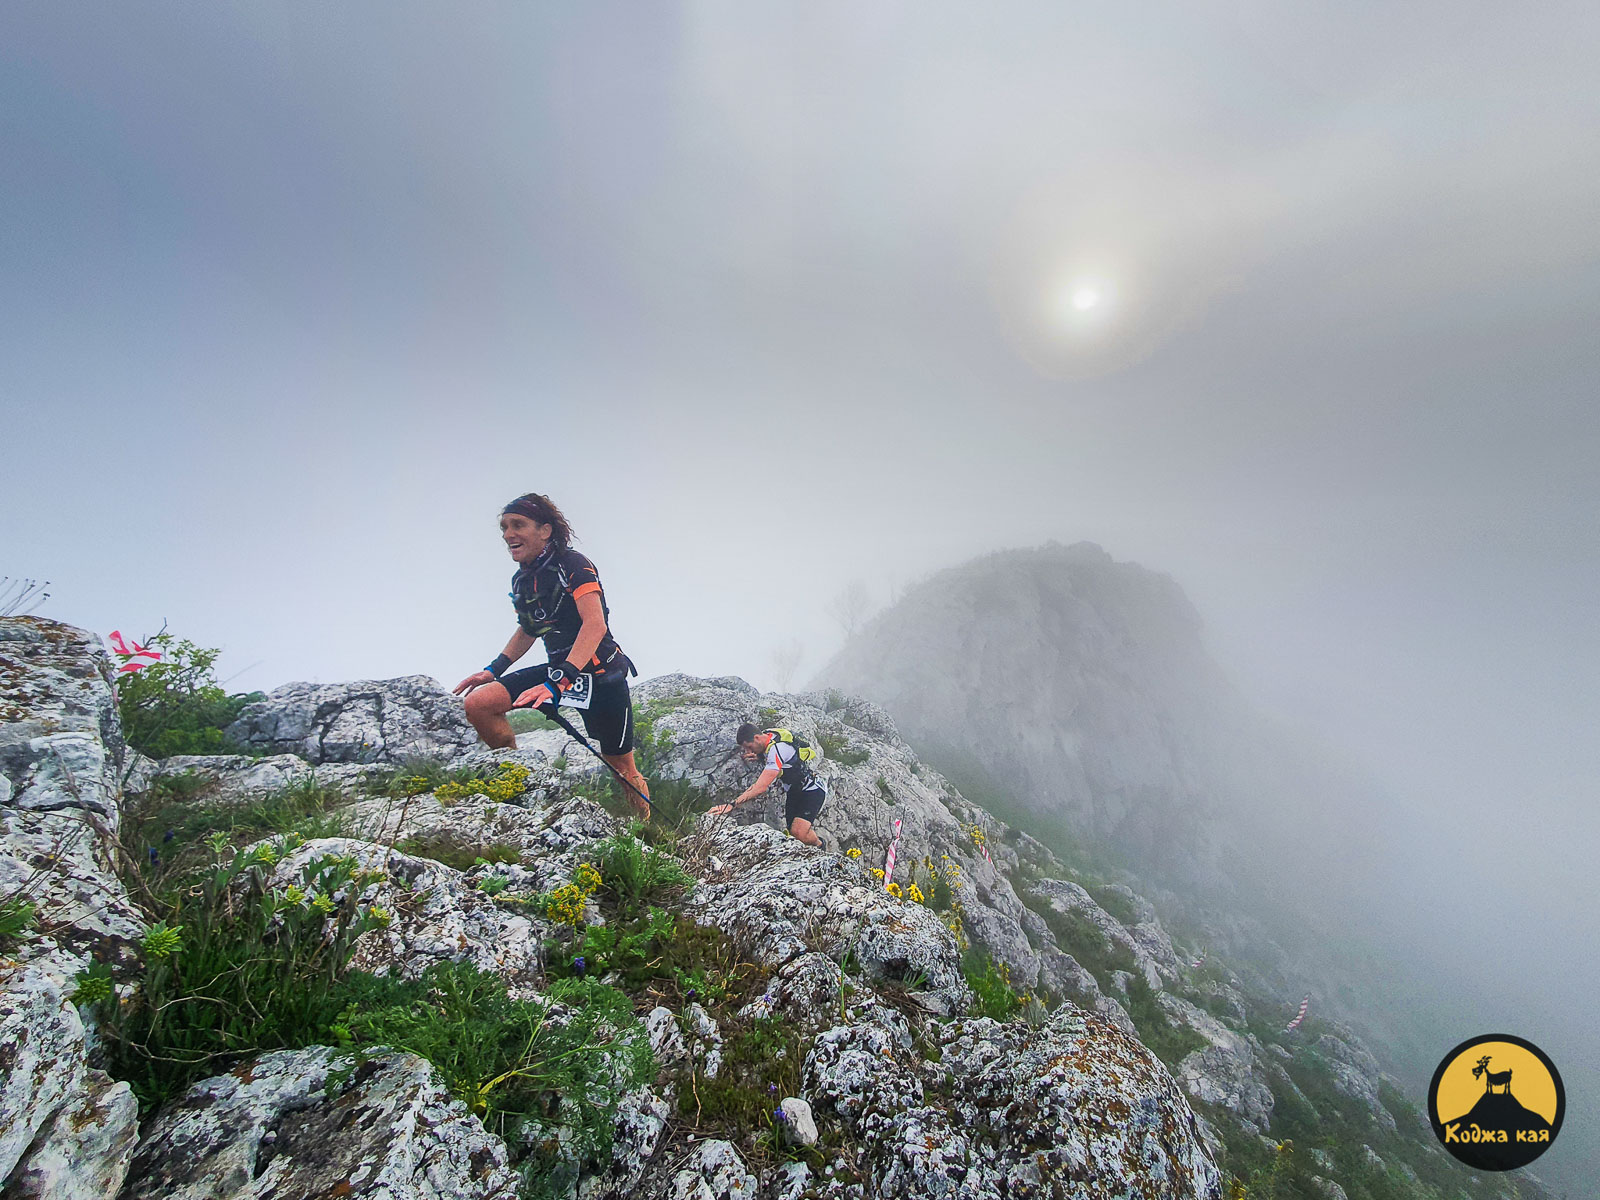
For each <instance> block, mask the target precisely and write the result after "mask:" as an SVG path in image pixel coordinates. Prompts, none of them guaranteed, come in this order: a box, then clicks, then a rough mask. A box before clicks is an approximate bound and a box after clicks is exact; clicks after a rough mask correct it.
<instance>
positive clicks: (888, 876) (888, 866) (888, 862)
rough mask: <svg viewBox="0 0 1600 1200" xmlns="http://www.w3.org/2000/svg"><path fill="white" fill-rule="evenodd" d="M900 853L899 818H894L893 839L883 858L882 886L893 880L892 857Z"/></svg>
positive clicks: (886, 885)
mask: <svg viewBox="0 0 1600 1200" xmlns="http://www.w3.org/2000/svg"><path fill="white" fill-rule="evenodd" d="M899 853H900V818H899V817H896V818H895V819H894V840H893V841H892V842H890V843H889V853H888V854H887V855H885V856H884V859H883V886H884V887H885V888H887V887H888V886H889V884H890V883H892V882H893V881H894V859H895V855H897V854H899Z"/></svg>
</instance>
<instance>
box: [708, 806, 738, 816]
mask: <svg viewBox="0 0 1600 1200" xmlns="http://www.w3.org/2000/svg"><path fill="white" fill-rule="evenodd" d="M732 811H733V805H731V804H719V805H717V806H716V807H715V808H708V809H706V812H707V813H709V814H710V815H711V816H713V817H725V816H727V815H728V814H729V813H731V812H732Z"/></svg>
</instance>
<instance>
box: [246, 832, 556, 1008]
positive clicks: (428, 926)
mask: <svg viewBox="0 0 1600 1200" xmlns="http://www.w3.org/2000/svg"><path fill="white" fill-rule="evenodd" d="M335 855H349V856H352V857H354V858H355V860H356V861H357V863H358V864H359V869H360V870H363V871H374V872H382V873H383V875H384V876H385V877H384V878H382V879H379V880H376V881H373V882H369V883H367V884H366V885H365V886H364V887H363V888H362V892H361V896H360V899H361V902H362V903H363V904H367V905H373V904H375V905H378V906H380V907H382V908H384V909H386V910H388V912H389V913H390V914H391V920H390V922H389V924H388V926H387V927H386V928H382V929H373V930H370V931H368V932H367V933H365V934H363V935H362V936H361V937H360V938H359V939H358V940H357V942H356V947H355V954H354V955H353V957H352V959H351V965H352V966H353V967H354V968H356V969H357V970H363V971H371V972H373V973H374V974H378V975H384V974H388V973H390V972H395V973H397V974H398V975H399V977H400V978H402V979H415V978H417V977H418V976H420V975H421V974H422V973H423V972H424V971H425V970H427V968H428V967H430V966H432V965H433V964H435V963H439V962H446V961H448V962H468V963H471V964H472V965H473V966H475V967H477V968H478V969H479V970H481V971H492V972H494V973H495V974H497V975H500V976H501V977H503V978H504V979H505V980H506V981H507V983H508V984H509V985H510V986H511V989H512V991H513V993H514V994H517V995H519V996H529V995H531V994H532V993H533V992H534V990H535V988H536V985H537V984H538V982H539V980H540V978H541V975H542V971H543V945H544V936H545V934H546V933H547V932H548V928H547V927H546V926H545V925H544V924H543V922H540V921H537V920H536V919H535V918H531V917H528V916H524V915H522V914H521V913H520V912H511V911H508V910H507V909H505V908H503V907H501V906H500V905H497V904H496V903H495V902H494V901H493V900H492V899H491V898H490V897H489V896H487V895H486V894H484V893H483V892H480V891H477V890H475V889H474V888H472V887H471V886H470V885H469V884H468V883H467V881H466V877H465V876H463V875H462V873H461V872H460V871H456V870H452V869H451V868H449V867H446V866H444V865H442V864H440V863H437V862H434V861H433V860H431V859H425V858H415V857H413V856H411V855H409V854H402V853H401V852H400V851H398V850H393V849H390V848H389V847H387V846H381V845H375V844H374V843H372V842H363V841H355V840H353V839H350V838H315V839H313V840H312V841H309V842H306V843H305V844H304V845H302V846H300V847H298V848H297V849H295V850H294V851H293V852H291V853H289V854H287V855H285V856H284V857H283V858H282V859H281V860H279V862H278V863H277V864H276V865H275V866H274V867H273V871H272V876H271V880H272V883H273V885H274V886H275V887H279V888H288V887H289V886H290V885H291V884H303V883H304V879H303V873H304V871H305V868H306V866H307V865H308V864H309V863H311V862H313V861H315V860H317V859H320V858H327V857H331V856H335Z"/></svg>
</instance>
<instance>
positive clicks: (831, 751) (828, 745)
mask: <svg viewBox="0 0 1600 1200" xmlns="http://www.w3.org/2000/svg"><path fill="white" fill-rule="evenodd" d="M817 742H818V744H819V745H821V747H822V753H823V754H824V755H825V756H826V757H828V758H831V759H832V760H833V761H834V762H836V763H842V764H843V765H845V766H847V767H859V766H860V765H861V764H862V763H864V762H866V761H867V759H869V758H871V757H872V753H871V751H868V750H857V749H856V748H855V747H853V746H852V745H851V744H850V739H848V738H844V737H839V736H838V735H837V734H832V733H819V734H818V735H817Z"/></svg>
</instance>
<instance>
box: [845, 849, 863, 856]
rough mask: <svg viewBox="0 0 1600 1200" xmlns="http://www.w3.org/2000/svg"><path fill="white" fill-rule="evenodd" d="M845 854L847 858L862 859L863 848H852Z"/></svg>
mask: <svg viewBox="0 0 1600 1200" xmlns="http://www.w3.org/2000/svg"><path fill="white" fill-rule="evenodd" d="M844 853H845V857H846V858H860V857H861V847H860V846H851V847H850V849H848V850H846V851H845V852H844Z"/></svg>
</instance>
